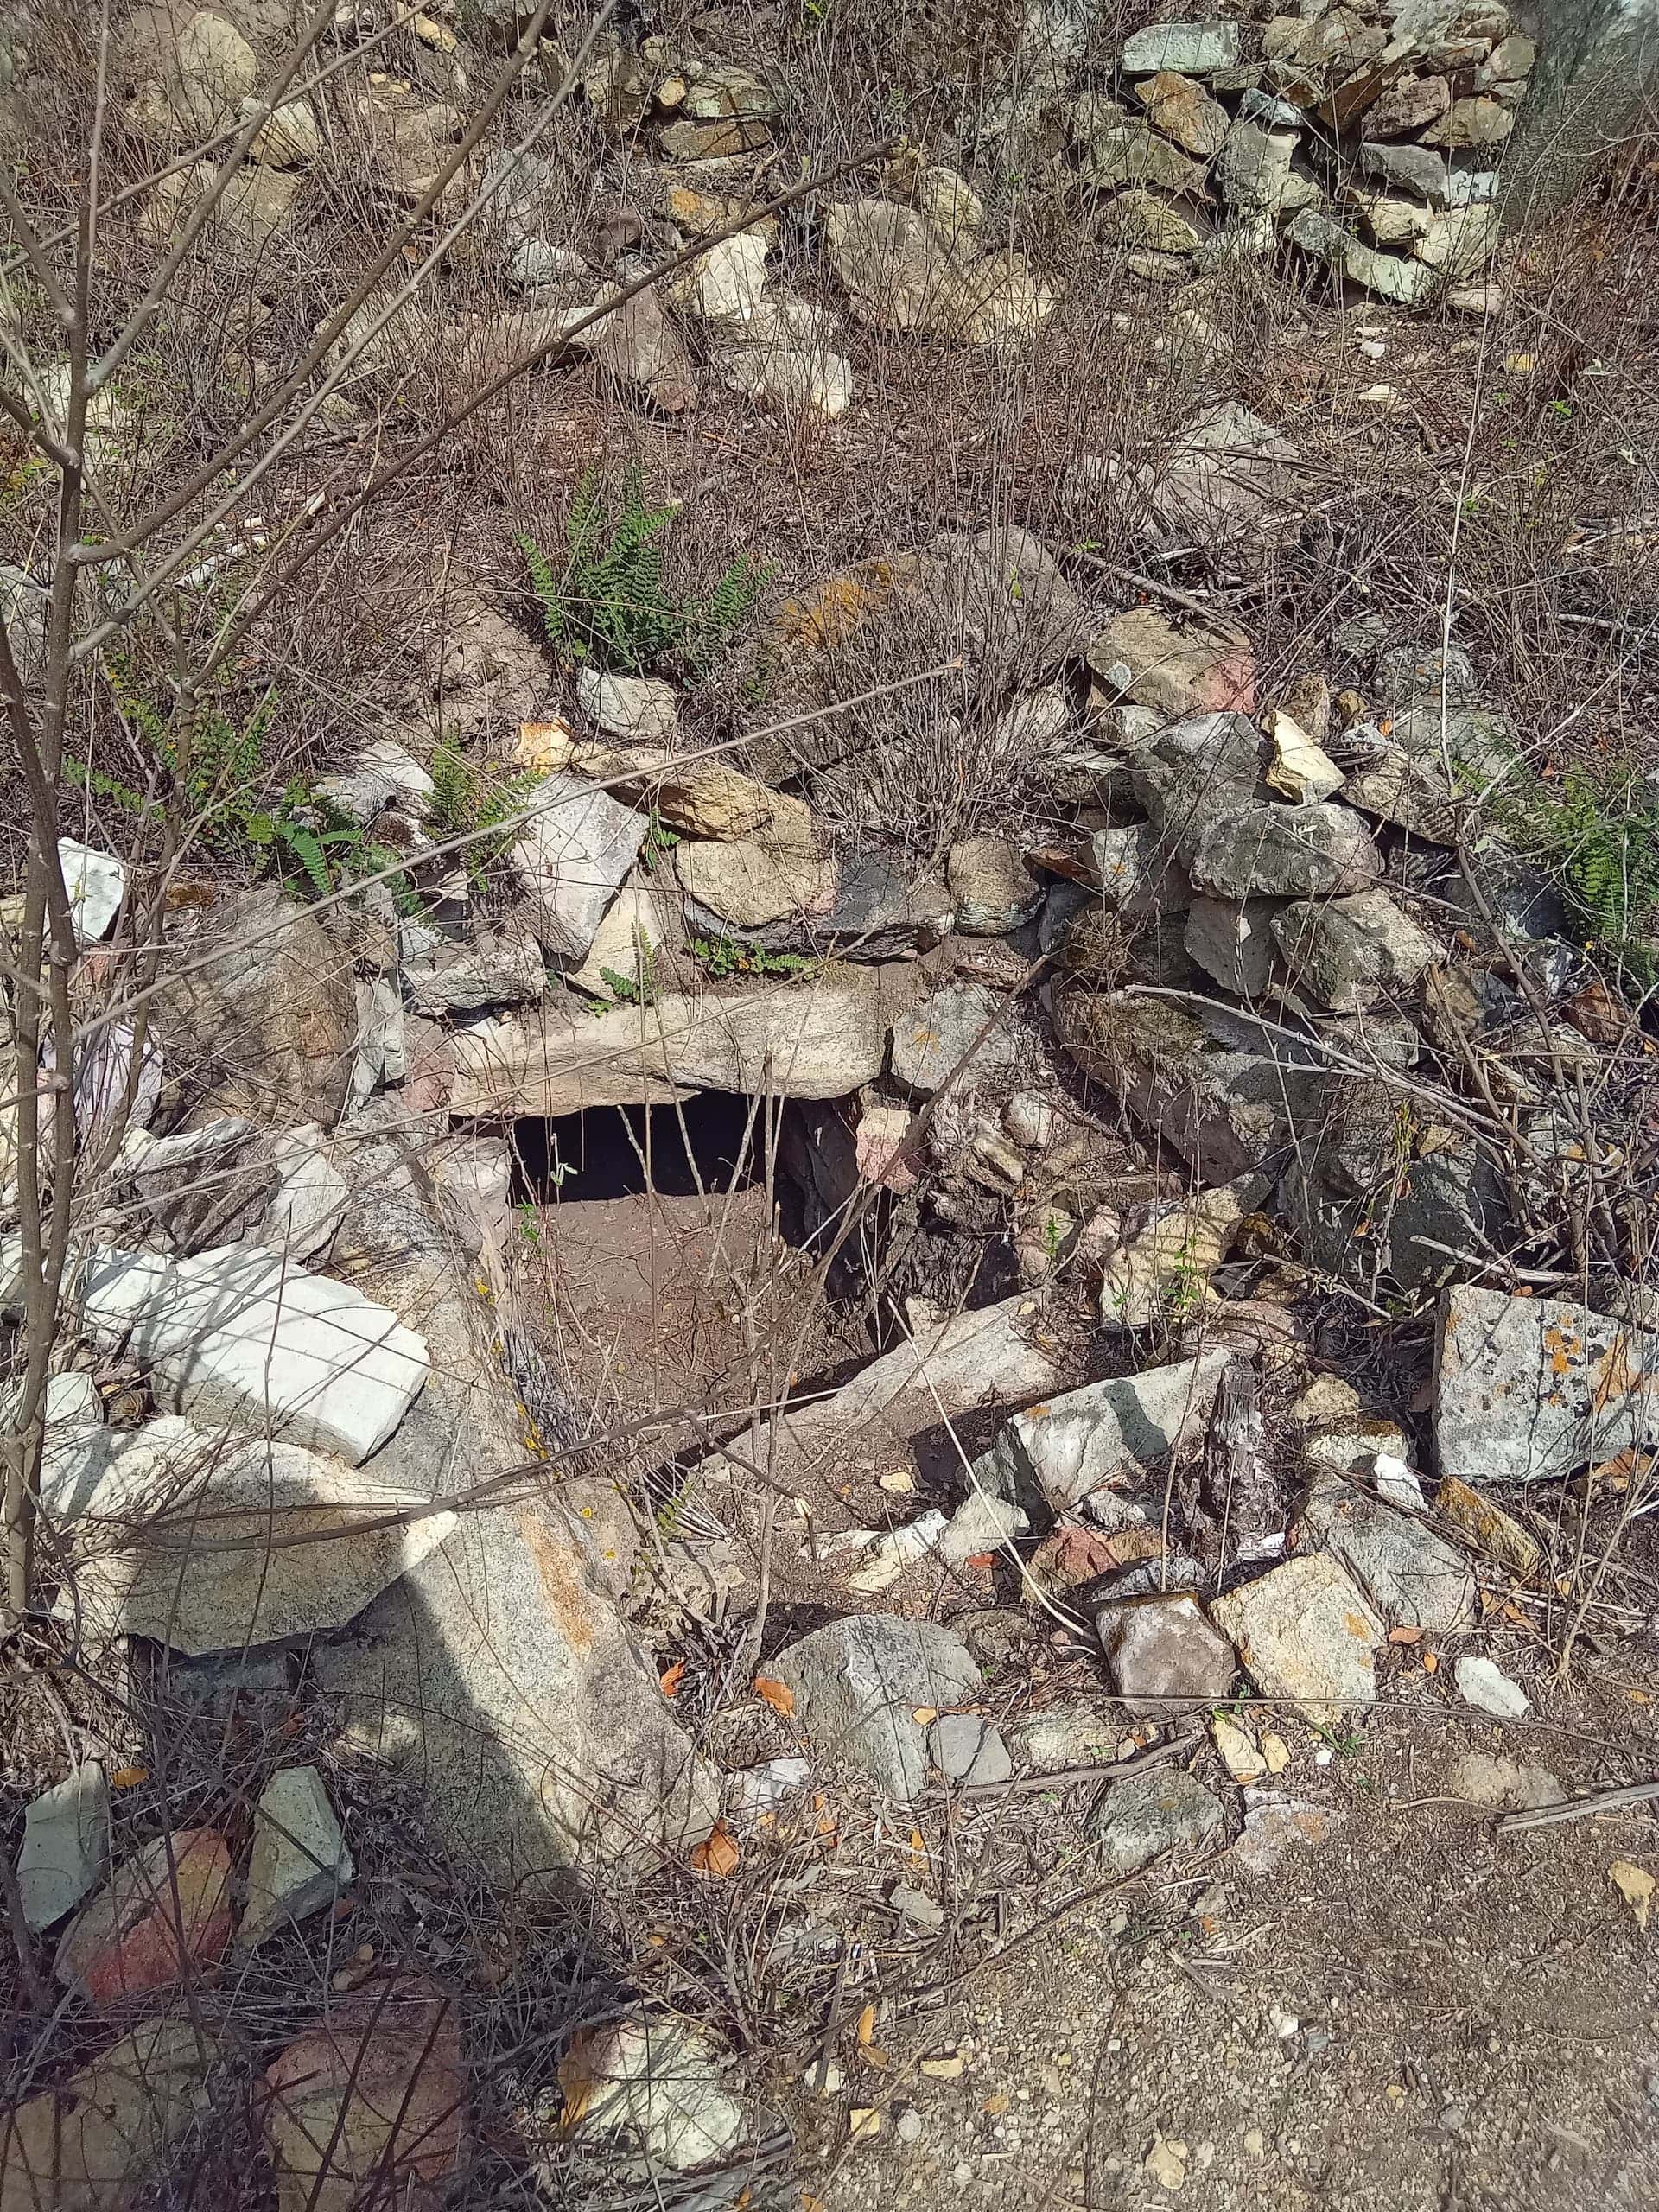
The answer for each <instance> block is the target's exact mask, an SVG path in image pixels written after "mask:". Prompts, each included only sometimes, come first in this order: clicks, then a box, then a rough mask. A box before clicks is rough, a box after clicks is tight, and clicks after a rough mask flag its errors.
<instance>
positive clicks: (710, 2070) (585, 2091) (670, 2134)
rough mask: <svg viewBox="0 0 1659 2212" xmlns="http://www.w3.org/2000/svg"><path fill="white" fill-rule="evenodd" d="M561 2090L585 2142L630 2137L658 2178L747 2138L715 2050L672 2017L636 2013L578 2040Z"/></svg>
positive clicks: (564, 2062)
mask: <svg viewBox="0 0 1659 2212" xmlns="http://www.w3.org/2000/svg"><path fill="white" fill-rule="evenodd" d="M559 2086H560V2088H562V2089H563V2092H564V2098H565V2110H566V2112H567V2113H569V2114H572V2115H574V2125H575V2133H577V2134H578V2135H580V2136H582V2137H601V2138H602V2137H606V2136H615V2135H619V2134H620V2135H622V2136H623V2137H624V2138H625V2139H626V2142H627V2144H628V2145H630V2146H631V2147H632V2146H637V2148H638V2151H639V2153H640V2154H642V2158H643V2163H644V2164H645V2170H646V2171H647V2172H648V2173H651V2174H658V2173H662V2172H668V2173H686V2172H689V2171H691V2170H693V2169H694V2168H696V2167H697V2166H702V2165H706V2164H709V2162H710V2160H712V2159H715V2158H720V2157H721V2156H722V2155H723V2154H725V2153H728V2152H731V2151H732V2150H733V2149H734V2148H735V2146H736V2145H737V2144H738V2143H739V2142H740V2141H741V2139H742V2136H743V2131H744V2120H743V2108H742V2107H741V2105H740V2104H739V2103H738V2101H737V2100H736V2099H735V2098H734V2096H733V2095H732V2094H730V2092H729V2091H728V2089H727V2088H724V2086H723V2085H722V2082H721V2067H720V2062H719V2060H718V2058H717V2057H716V2056H715V2051H714V2050H713V2048H712V2047H711V2045H710V2044H709V2042H708V2041H707V2039H706V2038H705V2037H702V2036H700V2035H699V2034H698V2033H697V2032H696V2030H695V2029H694V2028H690V2027H688V2026H686V2025H685V2024H684V2023H683V2021H679V2020H676V2019H673V2018H656V2017H647V2016H645V2015H643V2014H633V2015H631V2016H630V2017H629V2018H626V2019H623V2020H619V2021H616V2022H614V2023H613V2024H611V2025H609V2026H607V2027H603V2028H598V2029H595V2030H594V2031H591V2032H590V2033H588V2034H584V2035H580V2036H578V2037H576V2038H575V2042H574V2043H573V2044H571V2046H570V2048H569V2050H568V2051H567V2052H566V2054H565V2056H564V2057H563V2058H562V2059H561V2060H560V2062H559Z"/></svg>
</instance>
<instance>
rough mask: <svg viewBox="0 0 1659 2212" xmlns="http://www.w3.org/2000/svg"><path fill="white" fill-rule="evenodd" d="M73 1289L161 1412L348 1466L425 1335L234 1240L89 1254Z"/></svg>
mask: <svg viewBox="0 0 1659 2212" xmlns="http://www.w3.org/2000/svg"><path fill="white" fill-rule="evenodd" d="M75 1298H76V1302H77V1304H78V1306H79V1309H80V1311H81V1312H82V1313H83V1314H84V1316H85V1318H86V1322H87V1324H88V1325H89V1326H90V1327H91V1328H92V1330H93V1331H94V1332H95V1333H97V1334H99V1336H101V1337H103V1338H105V1339H106V1340H109V1341H112V1342H115V1343H122V1342H125V1343H127V1344H129V1346H130V1351H131V1354H132V1357H134V1358H135V1359H137V1361H138V1362H139V1363H140V1364H141V1365H143V1367H144V1368H146V1369H147V1370H149V1372H150V1374H151V1376H152V1377H153V1387H155V1388H156V1392H157V1395H158V1396H160V1397H161V1399H162V1402H165V1403H166V1404H168V1406H170V1407H171V1408H172V1409H173V1410H174V1411H175V1412H178V1413H181V1414H188V1415H190V1416H191V1417H192V1418H193V1419H194V1421H197V1422H198V1424H199V1425H200V1426H203V1427H210V1426H213V1425H215V1424H217V1423H219V1422H227V1423H231V1424H233V1425H234V1426H236V1427H240V1428H244V1429H251V1430H253V1431H254V1432H255V1433H264V1434H274V1435H280V1437H281V1438H282V1439H283V1441H284V1442H285V1443H289V1444H301V1445H308V1446H315V1447H316V1448H318V1449H320V1450H322V1451H325V1452H335V1453H337V1454H338V1455H339V1457H340V1458H341V1459H345V1460H346V1462H347V1463H348V1464H349V1465H352V1466H356V1465H359V1463H360V1462H361V1461H362V1460H364V1459H367V1458H368V1457H369V1455H370V1453H371V1452H375V1451H378V1449H379V1447H380V1446H382V1445H383V1444H384V1443H385V1440H386V1439H387V1438H388V1437H389V1436H390V1435H391V1433H392V1431H393V1430H394V1429H395V1428H396V1427H397V1424H398V1422H399V1421H402V1419H403V1417H404V1414H405V1413H407V1411H408V1410H409V1408H410V1405H411V1404H412V1403H413V1402H414V1400H415V1399H416V1396H417V1395H419V1392H420V1390H421V1388H422V1385H423V1383H425V1381H426V1378H427V1374H428V1371H429V1360H428V1357H427V1351H426V1346H425V1344H423V1341H422V1340H421V1338H419V1337H418V1336H417V1335H416V1333H415V1332H414V1331H413V1330H412V1329H406V1328H405V1327H404V1325H403V1324H402V1323H401V1322H400V1321H399V1320H398V1319H397V1316H396V1314H394V1313H389V1312H388V1311H387V1310H386V1308H385V1306H378V1305H377V1304H376V1303H375V1302H374V1301H373V1300H372V1299H367V1298H365V1297H364V1295H363V1294H362V1292H361V1291H359V1290H355V1289H353V1287H351V1286H350V1285H349V1284H347V1283H342V1282H335V1281H332V1280H331V1279H330V1278H329V1277H328V1276H327V1275H314V1274H308V1273H307V1272H306V1271H305V1269H304V1268H300V1267H298V1266H296V1265H295V1264H293V1263H292V1262H285V1261H283V1260H282V1259H280V1258H278V1257H277V1256H276V1255H273V1254H271V1253H269V1252H261V1251H254V1250H250V1249H247V1248H245V1247H244V1246H238V1245H225V1246H221V1247H219V1248H217V1249H213V1250H211V1251H207V1252H200V1253H197V1254H196V1255H194V1258H190V1259H186V1260H179V1261H175V1262H169V1261H166V1260H160V1259H156V1258H154V1257H152V1256H151V1255H148V1254H145V1253H135V1252H109V1251H105V1252H102V1253H98V1254H94V1255H92V1258H91V1260H90V1261H89V1262H88V1263H87V1265H86V1270H85V1273H84V1274H83V1275H82V1276H81V1277H80V1278H79V1281H78V1283H77V1286H76V1290H75Z"/></svg>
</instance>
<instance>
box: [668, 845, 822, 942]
mask: <svg viewBox="0 0 1659 2212" xmlns="http://www.w3.org/2000/svg"><path fill="white" fill-rule="evenodd" d="M674 873H675V875H676V877H677V879H678V881H679V886H680V888H681V890H682V891H683V892H684V893H685V894H686V897H687V898H688V899H694V900H695V901H696V904H697V906H699V907H701V908H702V909H703V910H704V911H705V912H709V913H711V914H713V915H715V917H716V918H717V919H718V921H719V923H720V925H721V929H720V931H719V934H721V935H722V936H723V935H724V934H725V933H726V929H727V927H728V926H730V927H733V928H737V929H741V930H753V929H759V928H763V927H764V926H765V925H766V924H767V923H770V922H778V921H782V920H783V919H784V918H785V916H788V915H792V914H799V913H801V912H810V911H811V910H813V909H814V908H817V907H819V906H823V905H826V904H827V903H828V902H829V896H830V887H831V886H832V885H833V883H834V881H835V870H834V866H833V863H831V862H829V861H824V860H822V859H820V858H819V856H818V855H817V854H816V853H810V852H801V851H798V850H796V849H790V848H785V849H783V850H781V851H780V850H779V849H775V848H773V847H772V846H770V845H768V844H766V843H765V842H762V841H761V840H760V839H758V838H747V837H740V838H733V839H728V840H724V841H721V842H702V841H695V840H693V841H688V842H685V843H683V844H680V845H678V846H677V847H676V848H675V852H674Z"/></svg>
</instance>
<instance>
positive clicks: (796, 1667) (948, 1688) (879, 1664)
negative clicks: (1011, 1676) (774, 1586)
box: [771, 1613, 981, 1804]
mask: <svg viewBox="0 0 1659 2212" xmlns="http://www.w3.org/2000/svg"><path fill="white" fill-rule="evenodd" d="M771 1671H772V1673H773V1674H774V1675H776V1676H777V1678H778V1679H779V1681H781V1682H782V1683H783V1684H784V1685H785V1688H787V1689H788V1690H789V1691H790V1692H791V1695H792V1696H793V1698H794V1700H795V1714H796V1718H797V1719H798V1720H799V1722H800V1723H801V1726H803V1727H804V1729H805V1730H806V1731H807V1732H808V1734H809V1735H810V1737H811V1738H812V1739H813V1741H814V1743H815V1744H816V1745H817V1748H818V1749H819V1751H821V1752H823V1753H824V1754H826V1755H828V1756H830V1757H840V1758H850V1759H851V1760H852V1761H853V1762H854V1763H855V1764H856V1765H858V1766H861V1768H862V1769H863V1770H864V1771H865V1773H867V1774H868V1776H869V1777H871V1779H872V1780H873V1781H874V1783H876V1784H877V1785H878V1786H879V1787H880V1789H884V1790H885V1791H886V1792H887V1795H888V1796H892V1797H896V1798H898V1799H899V1800H900V1801H901V1802H904V1803H906V1804H908V1803H910V1802H912V1800H914V1799H915V1798H917V1797H918V1796H920V1795H921V1792H922V1789H923V1788H924V1787H925V1783H926V1780H927V1743H926V1738H925V1732H924V1730H925V1723H922V1722H919V1721H918V1720H917V1719H915V1718H914V1714H915V1713H916V1710H917V1709H918V1707H919V1708H921V1709H922V1710H924V1711H925V1710H926V1709H928V1708H929V1707H931V1708H932V1709H933V1710H935V1711H938V1709H939V1708H940V1707H944V1706H951V1705H961V1704H964V1703H967V1702H969V1701H970V1700H973V1699H975V1698H976V1697H977V1696H978V1695H979V1693H980V1687H981V1685H980V1675H979V1669H978V1668H977V1667H976V1665H975V1663H974V1661H973V1657H972V1655H971V1654H970V1653H969V1649H968V1647H967V1645H966V1644H965V1643H963V1642H962V1640H961V1638H960V1637H956V1636H953V1635H952V1634H951V1633H950V1630H949V1629H944V1628H940V1627H939V1626H938V1624H936V1623H935V1622H932V1621H912V1620H900V1619H898V1618H893V1616H891V1615H889V1614H886V1613H867V1614H854V1615H852V1616H850V1617H849V1618H847V1619H844V1620H838V1621H831V1622H830V1623H829V1624H828V1626H827V1627H824V1628H820V1629H814V1630H812V1632H811V1634H810V1635H809V1636H804V1637H801V1638H800V1640H799V1641H798V1643H792V1644H791V1645H790V1646H789V1647H788V1648H787V1649H785V1650H784V1651H781V1652H779V1654H778V1656H777V1657H776V1658H775V1659H774V1660H773V1661H772V1667H771Z"/></svg>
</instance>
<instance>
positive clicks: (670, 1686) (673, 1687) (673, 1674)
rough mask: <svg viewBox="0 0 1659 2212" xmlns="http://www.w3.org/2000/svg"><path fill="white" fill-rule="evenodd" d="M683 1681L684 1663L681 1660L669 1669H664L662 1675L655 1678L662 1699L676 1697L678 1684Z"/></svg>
mask: <svg viewBox="0 0 1659 2212" xmlns="http://www.w3.org/2000/svg"><path fill="white" fill-rule="evenodd" d="M684 1680H685V1662H684V1660H683V1659H677V1660H676V1661H675V1662H674V1663H673V1665H672V1666H671V1667H664V1669H663V1671H662V1673H661V1674H660V1675H658V1677H657V1681H658V1687H659V1688H660V1689H661V1691H662V1693H663V1695H664V1697H677V1695H678V1694H679V1688H680V1684H681V1683H682V1682H683V1681H684Z"/></svg>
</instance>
